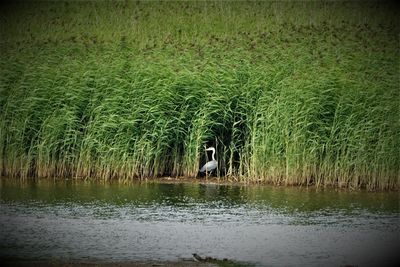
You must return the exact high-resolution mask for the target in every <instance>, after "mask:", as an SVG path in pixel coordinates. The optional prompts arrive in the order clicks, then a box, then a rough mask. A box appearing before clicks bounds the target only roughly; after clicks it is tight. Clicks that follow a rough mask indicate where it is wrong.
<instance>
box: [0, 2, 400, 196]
mask: <svg viewBox="0 0 400 267" xmlns="http://www.w3.org/2000/svg"><path fill="white" fill-rule="evenodd" d="M398 15H399V14H398V12H397V8H395V7H391V6H390V5H388V4H384V3H373V2H368V3H358V2H346V3H341V2H330V3H324V2H234V3H232V2H161V3H160V2H129V1H125V2H117V3H112V2H52V3H46V2H27V3H13V4H7V5H4V4H3V6H2V8H1V14H0V20H1V56H0V64H1V67H0V116H1V119H0V157H1V158H0V162H1V166H0V168H1V169H0V171H1V174H2V175H4V176H13V177H32V176H38V177H66V176H69V177H71V176H72V177H101V178H104V179H110V178H128V179H131V178H144V177H154V176H163V175H171V176H190V177H195V176H196V175H197V171H198V169H199V165H200V164H202V163H204V162H205V160H206V154H205V151H204V146H210V145H213V146H215V147H216V148H217V151H218V152H217V158H218V161H219V169H218V173H219V175H225V176H227V177H230V178H231V179H236V180H242V181H249V182H251V181H257V182H271V183H275V184H298V185H300V184H301V185H306V184H316V185H322V186H325V185H334V186H340V187H351V188H359V187H367V188H369V189H388V188H392V189H397V188H398V186H399V177H400V167H399V161H400V155H399V154H400V153H399V147H400V119H399V111H400V110H399V99H400V98H399V97H400V93H399V63H400V62H399V54H398V51H399V50H398V49H399V40H398V33H399V23H398V19H397V17H398Z"/></svg>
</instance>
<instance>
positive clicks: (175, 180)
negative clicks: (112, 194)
mask: <svg viewBox="0 0 400 267" xmlns="http://www.w3.org/2000/svg"><path fill="white" fill-rule="evenodd" d="M2 179H5V180H14V181H51V180H52V181H55V182H61V181H74V182H100V183H124V184H129V183H150V184H151V183H155V184H157V183H158V184H199V185H218V186H220V185H222V186H245V187H274V188H296V189H306V190H334V191H343V192H353V191H356V192H370V193H374V192H400V188H386V189H367V188H366V187H357V188H353V187H349V186H337V185H320V186H318V185H315V184H310V185H297V184H274V183H271V182H268V181H238V180H234V179H229V178H226V177H216V176H211V177H208V178H205V177H197V178H190V177H184V176H179V177H171V176H162V177H152V178H142V179H140V178H134V179H101V178H95V177H93V178H92V177H70V178H65V177H53V178H48V177H24V178H15V177H7V176H0V180H2Z"/></svg>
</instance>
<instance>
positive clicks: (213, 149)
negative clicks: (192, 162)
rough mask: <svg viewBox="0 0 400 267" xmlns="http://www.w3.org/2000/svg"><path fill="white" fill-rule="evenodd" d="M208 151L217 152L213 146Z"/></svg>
mask: <svg viewBox="0 0 400 267" xmlns="http://www.w3.org/2000/svg"><path fill="white" fill-rule="evenodd" d="M206 151H215V148H214V147H212V146H211V147H209V148H207V149H206Z"/></svg>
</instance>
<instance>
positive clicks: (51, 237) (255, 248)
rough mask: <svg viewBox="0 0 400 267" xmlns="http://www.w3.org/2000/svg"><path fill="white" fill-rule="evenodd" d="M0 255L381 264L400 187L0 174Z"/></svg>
mask: <svg viewBox="0 0 400 267" xmlns="http://www.w3.org/2000/svg"><path fill="white" fill-rule="evenodd" d="M0 185H1V186H0V212H1V213H0V257H1V259H3V260H5V259H10V258H18V259H25V260H59V261H68V262H82V261H84V262H86V261H89V262H126V261H134V262H135V261H147V260H161V261H164V260H165V261H170V260H172V261H176V260H181V259H187V258H190V257H191V255H192V253H197V254H199V255H202V256H210V257H215V258H221V259H222V258H228V259H232V260H235V261H239V262H245V263H252V264H255V265H260V266H343V265H346V264H350V265H358V266H390V265H393V266H395V265H397V264H398V263H399V259H400V257H399V256H398V255H399V253H398V251H397V250H398V249H399V246H400V231H399V230H400V224H399V223H400V217H399V194H398V193H397V192H386V193H382V192H381V193H369V192H348V191H335V190H316V189H306V188H273V187H267V186H262V187H241V186H224V185H200V184H156V183H130V184H121V183H99V182H76V181H62V182H60V181H58V182H53V181H44V180H39V181H37V182H18V181H13V180H7V179H3V180H0Z"/></svg>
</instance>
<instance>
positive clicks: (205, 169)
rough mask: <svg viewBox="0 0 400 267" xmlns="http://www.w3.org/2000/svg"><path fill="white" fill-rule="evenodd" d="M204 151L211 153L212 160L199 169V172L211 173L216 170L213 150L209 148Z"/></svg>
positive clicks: (216, 163)
mask: <svg viewBox="0 0 400 267" xmlns="http://www.w3.org/2000/svg"><path fill="white" fill-rule="evenodd" d="M206 151H212V156H211V157H212V160H211V161H209V162H207V163H206V164H204V166H203V167H201V169H200V172H211V171H213V170H215V169H216V168H217V165H218V162H217V161H216V160H215V158H214V155H215V148H213V147H209V148H207V149H206Z"/></svg>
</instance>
